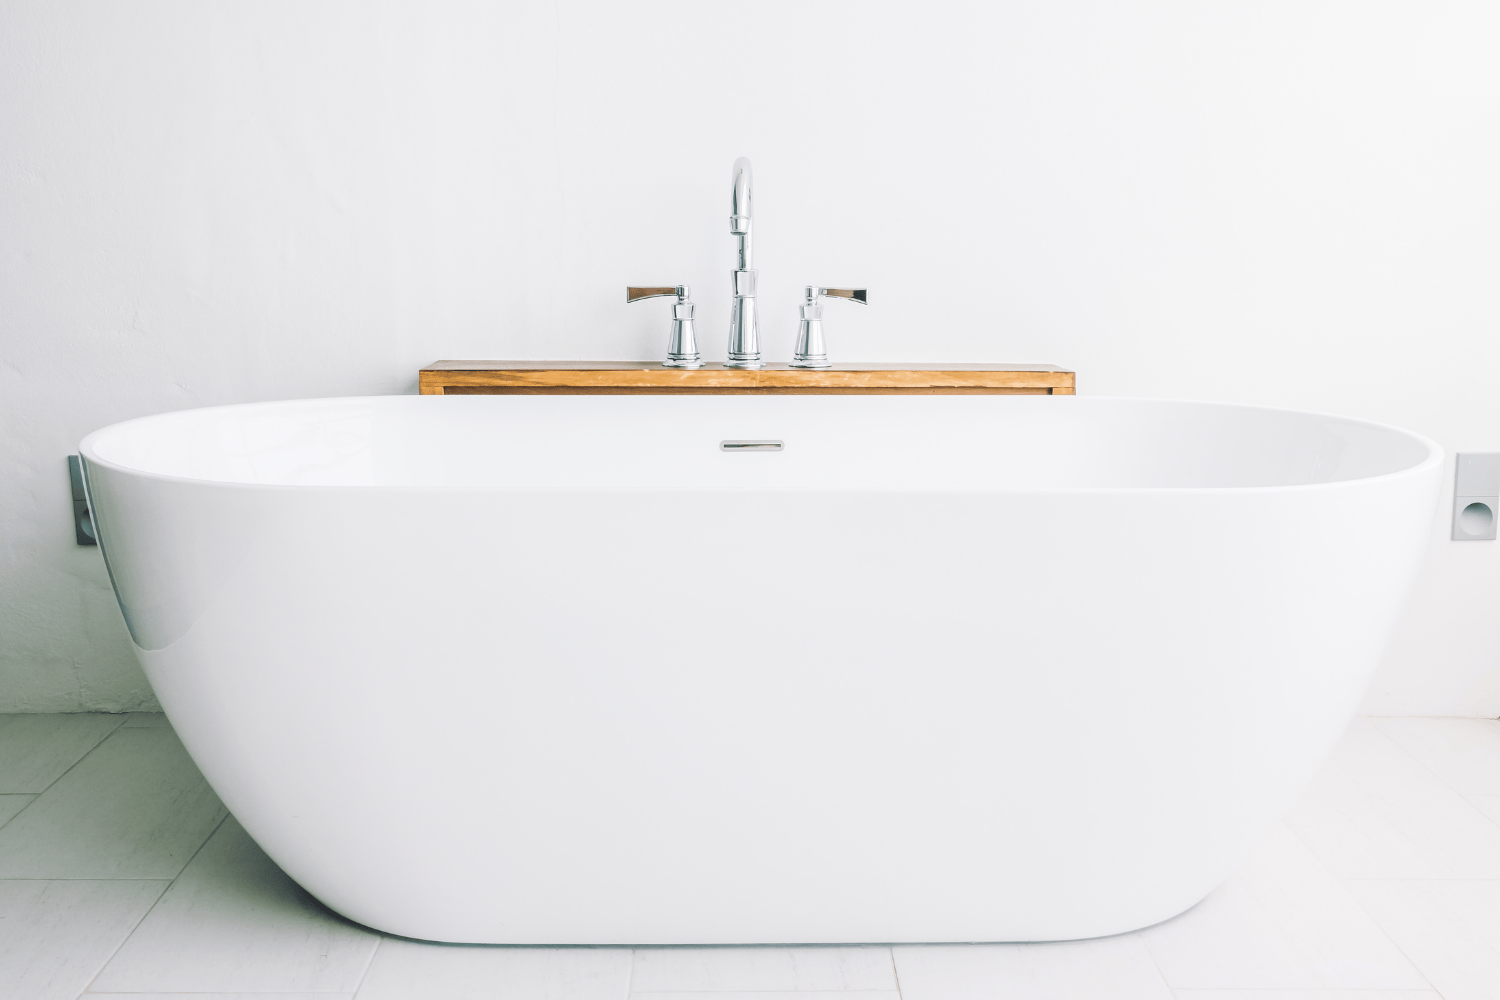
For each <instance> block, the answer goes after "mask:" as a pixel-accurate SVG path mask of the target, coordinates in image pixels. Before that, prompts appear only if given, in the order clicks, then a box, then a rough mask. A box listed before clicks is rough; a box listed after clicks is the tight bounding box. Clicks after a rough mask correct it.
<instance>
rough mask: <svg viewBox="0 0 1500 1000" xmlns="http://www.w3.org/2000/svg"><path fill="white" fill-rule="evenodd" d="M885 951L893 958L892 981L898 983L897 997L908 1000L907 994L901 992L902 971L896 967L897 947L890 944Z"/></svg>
mask: <svg viewBox="0 0 1500 1000" xmlns="http://www.w3.org/2000/svg"><path fill="white" fill-rule="evenodd" d="M885 950H886V951H887V952H888V953H889V954H890V956H891V979H892V980H894V981H895V983H896V996H898V997H901V1000H906V997H905V994H903V993H902V992H901V970H900V968H898V967H897V965H896V946H895V945H893V944H888V945H886V946H885Z"/></svg>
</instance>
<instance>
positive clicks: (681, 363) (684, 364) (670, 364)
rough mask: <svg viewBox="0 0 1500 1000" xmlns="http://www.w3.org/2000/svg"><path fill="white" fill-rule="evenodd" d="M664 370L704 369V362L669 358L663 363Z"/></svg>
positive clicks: (694, 359) (693, 359)
mask: <svg viewBox="0 0 1500 1000" xmlns="http://www.w3.org/2000/svg"><path fill="white" fill-rule="evenodd" d="M661 366H662V367H663V368H702V367H703V362H701V361H699V360H698V359H697V358H680V359H679V358H668V359H667V360H665V361H663V362H662V363H661Z"/></svg>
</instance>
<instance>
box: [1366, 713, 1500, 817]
mask: <svg viewBox="0 0 1500 1000" xmlns="http://www.w3.org/2000/svg"><path fill="white" fill-rule="evenodd" d="M1361 718H1363V719H1364V720H1365V721H1366V722H1368V723H1369V724H1370V728H1371V729H1374V730H1375V731H1376V732H1377V733H1379V734H1380V735H1381V736H1384V737H1385V738H1386V739H1388V740H1390V741H1391V745H1392V746H1394V747H1395V748H1396V749H1397V750H1400V751H1401V752H1402V753H1403V754H1405V755H1406V756H1407V757H1409V758H1411V759H1412V760H1413V761H1415V762H1416V764H1417V766H1418V767H1420V768H1421V769H1422V770H1424V771H1426V772H1427V773H1428V774H1430V775H1432V776H1433V777H1434V778H1436V779H1437V780H1438V782H1439V783H1440V784H1441V785H1442V786H1443V787H1444V788H1446V789H1448V790H1449V791H1451V792H1452V793H1453V794H1455V795H1457V796H1459V797H1461V798H1463V797H1464V793H1463V792H1461V791H1459V790H1458V789H1457V788H1454V787H1453V783H1452V782H1450V781H1449V780H1448V779H1447V778H1444V777H1443V776H1442V775H1441V774H1439V773H1438V772H1437V771H1435V770H1433V769H1432V768H1431V767H1429V766H1428V765H1427V762H1426V761H1424V760H1422V758H1420V757H1418V756H1417V755H1416V754H1414V753H1412V752H1411V751H1410V750H1408V749H1406V747H1405V746H1403V745H1402V744H1401V741H1400V740H1398V739H1396V737H1394V736H1392V735H1391V734H1390V733H1388V732H1386V731H1385V730H1384V729H1382V728H1381V727H1380V725H1379V724H1378V723H1377V722H1376V720H1377V719H1443V720H1444V721H1447V720H1451V719H1462V718H1467V717H1466V716H1461V715H1454V716H1429V715H1365V716H1361ZM1481 721H1487V720H1481ZM1476 794H1483V793H1476Z"/></svg>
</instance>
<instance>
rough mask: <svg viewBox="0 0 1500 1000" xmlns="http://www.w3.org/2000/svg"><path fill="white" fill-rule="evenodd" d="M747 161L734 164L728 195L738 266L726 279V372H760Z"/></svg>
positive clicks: (748, 166) (730, 223) (750, 189)
mask: <svg viewBox="0 0 1500 1000" xmlns="http://www.w3.org/2000/svg"><path fill="white" fill-rule="evenodd" d="M751 193H752V184H751V178H750V161H749V160H748V159H746V158H745V157H743V156H742V157H740V158H739V159H738V160H735V161H734V186H733V190H732V191H731V192H730V195H729V232H730V234H731V235H733V236H734V237H736V238H737V239H738V240H739V266H738V267H737V268H735V270H734V272H733V273H732V274H731V275H730V278H731V280H732V282H733V285H734V302H733V303H732V305H731V307H730V312H729V357H728V358H727V359H726V360H725V362H724V364H725V365H727V366H728V367H730V368H763V367H765V365H764V363H763V362H762V361H761V360H760V337H759V331H758V329H757V327H756V323H755V265H753V264H752V263H750V199H751Z"/></svg>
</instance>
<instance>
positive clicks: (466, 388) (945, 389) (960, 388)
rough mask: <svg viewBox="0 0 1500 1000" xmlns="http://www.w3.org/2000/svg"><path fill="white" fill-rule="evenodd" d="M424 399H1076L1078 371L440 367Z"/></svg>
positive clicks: (424, 378)
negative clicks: (806, 396)
mask: <svg viewBox="0 0 1500 1000" xmlns="http://www.w3.org/2000/svg"><path fill="white" fill-rule="evenodd" d="M419 384H420V388H421V392H422V394H423V395H428V396H444V395H447V396H470V395H492V394H501V393H506V394H535V395H558V394H580V395H602V394H608V395H616V394H617V395H632V394H650V395H666V394H676V393H690V394H737V393H794V394H816V395H838V394H879V395H908V394H909V395H948V394H952V395H973V394H980V395H1049V394H1050V395H1053V396H1071V395H1073V393H1074V389H1075V388H1076V383H1075V375H1074V373H1073V372H1071V371H1068V370H1066V369H1063V368H1059V367H1057V366H1056V365H1003V364H996V365H976V364H935V365H920V364H858V363H855V364H842V365H834V366H833V367H832V368H818V369H812V368H792V367H790V366H788V365H785V364H768V365H766V366H765V367H764V368H726V367H724V366H723V365H722V364H707V365H704V366H703V367H702V368H665V367H663V366H661V365H659V364H654V363H652V362H649V361H435V362H433V363H432V364H431V365H429V366H428V367H426V368H423V369H422V371H421V373H420V376H419Z"/></svg>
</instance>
